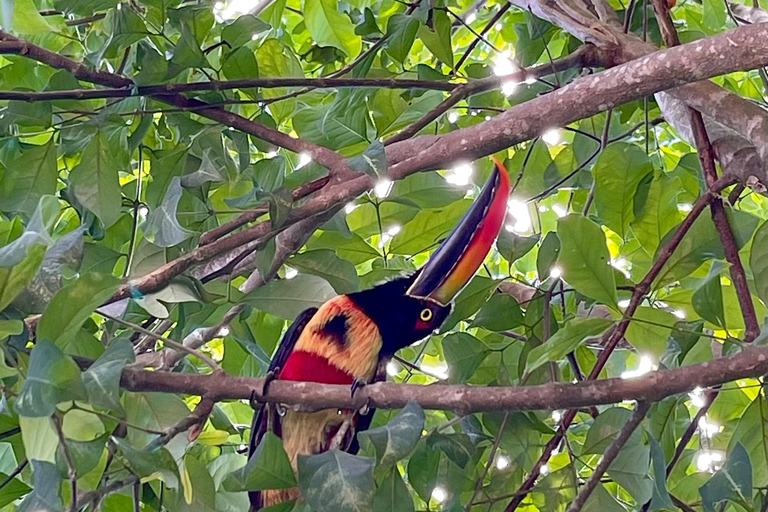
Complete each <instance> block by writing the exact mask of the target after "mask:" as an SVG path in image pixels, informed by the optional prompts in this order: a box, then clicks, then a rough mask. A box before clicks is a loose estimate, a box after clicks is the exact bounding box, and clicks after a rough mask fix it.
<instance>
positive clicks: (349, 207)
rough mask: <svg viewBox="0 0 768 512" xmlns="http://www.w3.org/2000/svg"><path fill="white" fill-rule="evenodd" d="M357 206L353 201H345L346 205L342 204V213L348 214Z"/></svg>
mask: <svg viewBox="0 0 768 512" xmlns="http://www.w3.org/2000/svg"><path fill="white" fill-rule="evenodd" d="M357 207H358V205H356V204H355V203H347V204H346V205H344V213H346V214H347V215H349V214H350V213H352V212H353V211H355V210H356V209H357Z"/></svg>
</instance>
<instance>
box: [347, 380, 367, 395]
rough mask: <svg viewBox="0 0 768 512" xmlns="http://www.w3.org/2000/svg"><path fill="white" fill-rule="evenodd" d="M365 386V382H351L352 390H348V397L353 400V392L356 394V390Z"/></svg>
mask: <svg viewBox="0 0 768 512" xmlns="http://www.w3.org/2000/svg"><path fill="white" fill-rule="evenodd" d="M366 384H368V383H367V382H365V381H364V380H361V379H355V380H353V381H352V388H351V390H350V396H351V397H352V398H355V392H356V391H357V390H358V389H360V388H362V387H364V386H365V385H366Z"/></svg>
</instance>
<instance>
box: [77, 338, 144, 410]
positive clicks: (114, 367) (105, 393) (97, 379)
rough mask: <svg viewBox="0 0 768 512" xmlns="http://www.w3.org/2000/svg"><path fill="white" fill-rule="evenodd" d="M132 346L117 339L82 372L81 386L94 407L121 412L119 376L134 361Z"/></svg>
mask: <svg viewBox="0 0 768 512" xmlns="http://www.w3.org/2000/svg"><path fill="white" fill-rule="evenodd" d="M135 359H136V358H135V356H134V354H133V344H132V343H131V342H130V341H128V340H126V339H124V338H118V339H116V340H115V341H113V342H112V343H111V344H110V345H109V347H107V350H105V351H104V353H103V354H102V355H101V356H100V357H99V358H98V359H97V360H96V361H95V362H94V363H93V364H92V365H91V366H90V368H88V369H87V370H86V371H84V372H83V384H84V385H85V389H86V390H87V392H88V398H89V400H90V402H91V403H92V404H94V405H100V406H102V407H104V408H106V409H109V410H112V411H117V412H122V411H123V407H122V405H121V404H120V376H121V374H122V371H123V368H124V367H125V365H126V364H129V363H132V362H133V361H134V360H135Z"/></svg>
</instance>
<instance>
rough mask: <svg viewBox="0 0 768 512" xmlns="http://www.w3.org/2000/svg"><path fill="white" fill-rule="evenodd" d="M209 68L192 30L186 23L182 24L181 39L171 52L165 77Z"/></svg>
mask: <svg viewBox="0 0 768 512" xmlns="http://www.w3.org/2000/svg"><path fill="white" fill-rule="evenodd" d="M209 67H211V65H210V64H209V63H208V59H206V58H205V54H203V51H202V50H201V49H200V44H199V43H198V42H197V39H196V38H195V35H194V34H193V33H192V30H191V29H190V28H189V26H188V25H187V24H186V23H184V24H182V25H181V37H180V38H179V40H178V42H177V43H176V48H174V50H173V57H171V61H170V64H169V66H168V74H167V75H166V77H167V78H173V77H175V76H176V75H178V74H179V73H181V72H182V71H184V70H185V69H189V68H209Z"/></svg>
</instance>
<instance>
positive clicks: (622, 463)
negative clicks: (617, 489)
mask: <svg viewBox="0 0 768 512" xmlns="http://www.w3.org/2000/svg"><path fill="white" fill-rule="evenodd" d="M650 455H651V449H650V446H648V445H645V444H639V443H636V444H630V445H629V446H624V448H622V450H621V451H620V452H619V455H618V456H617V457H616V458H615V459H614V461H613V462H612V463H611V465H610V466H609V467H608V476H610V477H611V478H612V479H613V481H615V482H616V483H617V484H619V485H621V486H622V487H623V488H624V489H625V490H626V491H627V492H628V493H629V494H630V495H631V496H632V498H633V499H634V500H635V502H636V503H645V502H647V501H649V500H650V499H651V498H652V497H653V480H651V478H650V476H649V466H650V460H651V459H650Z"/></svg>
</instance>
